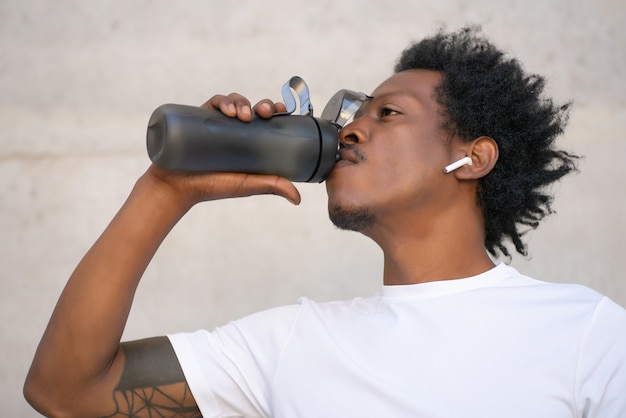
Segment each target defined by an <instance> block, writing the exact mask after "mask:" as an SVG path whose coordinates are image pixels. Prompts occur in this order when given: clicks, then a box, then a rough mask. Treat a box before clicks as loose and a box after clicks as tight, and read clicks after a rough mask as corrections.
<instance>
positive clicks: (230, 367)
mask: <svg viewBox="0 0 626 418" xmlns="http://www.w3.org/2000/svg"><path fill="white" fill-rule="evenodd" d="M299 312H300V306H299V305H293V306H284V307H280V308H274V309H270V310H267V311H263V312H259V313H256V314H253V315H250V316H247V317H244V318H242V319H240V320H237V321H233V322H231V323H229V324H227V325H225V326H222V327H218V328H216V329H215V330H213V331H212V332H209V331H206V330H199V331H195V332H191V333H178V334H171V335H168V337H169V339H170V341H171V343H172V346H173V347H174V351H175V352H176V356H177V357H178V361H179V362H180V365H181V367H182V369H183V372H184V374H185V378H186V379H187V383H188V384H189V388H190V389H191V392H192V394H193V396H194V398H195V400H196V402H197V404H198V407H199V408H200V411H201V412H202V416H203V417H205V418H213V417H215V418H217V417H231V416H242V417H269V416H271V398H272V383H273V377H274V374H275V372H276V369H277V367H278V365H279V363H280V357H281V354H282V351H283V349H284V347H285V345H286V344H287V342H288V340H289V336H290V334H291V332H292V329H293V327H294V325H295V323H296V320H297V317H298V314H299Z"/></svg>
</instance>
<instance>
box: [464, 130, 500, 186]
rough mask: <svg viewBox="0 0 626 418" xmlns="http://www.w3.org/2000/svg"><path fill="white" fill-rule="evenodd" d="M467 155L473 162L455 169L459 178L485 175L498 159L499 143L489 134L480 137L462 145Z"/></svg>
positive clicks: (473, 177)
mask: <svg viewBox="0 0 626 418" xmlns="http://www.w3.org/2000/svg"><path fill="white" fill-rule="evenodd" d="M462 148H463V149H464V151H465V155H466V156H468V157H470V158H471V159H472V164H471V165H470V164H468V165H465V166H464V167H463V168H462V169H459V170H456V171H454V176H455V177H456V178H458V179H459V180H476V179H479V178H482V177H485V176H486V175H487V174H489V172H491V170H493V167H494V166H495V165H496V162H497V161H498V144H497V143H496V141H495V140H494V139H493V138H490V137H488V136H481V137H478V138H476V139H474V140H472V141H470V142H465V143H464V144H463V145H462Z"/></svg>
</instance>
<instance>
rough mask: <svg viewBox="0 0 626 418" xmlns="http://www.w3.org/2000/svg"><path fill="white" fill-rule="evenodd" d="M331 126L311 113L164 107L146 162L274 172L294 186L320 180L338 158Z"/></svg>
mask: <svg viewBox="0 0 626 418" xmlns="http://www.w3.org/2000/svg"><path fill="white" fill-rule="evenodd" d="M338 144H339V134H338V129H337V126H336V125H334V124H333V123H331V122H329V121H327V120H324V119H320V118H315V117H312V116H310V115H291V114H282V115H276V116H273V117H271V118H269V119H262V118H258V117H253V119H252V121H250V122H242V121H240V120H239V119H237V118H231V117H228V116H226V115H224V114H223V113H221V112H220V111H218V110H211V109H204V108H200V107H193V106H185V105H177V104H166V105H162V106H160V107H158V108H157V109H156V110H155V111H154V112H153V114H152V116H151V118H150V121H149V123H148V132H147V147H148V155H149V156H150V159H151V160H152V161H153V162H154V163H155V164H156V165H158V166H160V167H162V168H166V169H170V170H183V171H204V172H207V171H208V172H239V173H255V174H274V175H278V176H282V177H285V178H287V179H289V180H291V181H295V182H321V181H324V180H325V179H326V178H327V177H328V175H329V174H330V172H331V170H332V168H333V166H334V165H335V162H336V161H337V159H338Z"/></svg>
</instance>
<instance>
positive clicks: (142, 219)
mask: <svg viewBox="0 0 626 418" xmlns="http://www.w3.org/2000/svg"><path fill="white" fill-rule="evenodd" d="M173 193H174V191H173V190H172V189H169V188H168V187H167V186H165V185H163V184H159V182H158V180H156V179H154V178H153V177H150V176H144V177H142V178H141V179H140V180H139V181H138V182H137V184H136V185H135V188H134V189H133V191H132V193H131V194H130V196H129V198H128V199H127V201H126V202H125V204H124V206H123V207H122V208H121V209H120V211H119V212H118V213H117V215H116V216H115V218H114V219H113V220H112V221H111V223H110V224H109V226H108V227H107V229H106V230H105V231H104V232H103V234H102V235H101V236H100V238H99V239H98V240H97V241H96V243H95V244H94V245H93V247H92V248H91V249H90V250H89V252H88V253H87V254H86V255H85V257H84V258H83V259H82V261H81V262H80V263H79V265H78V266H77V268H76V270H75V271H74V273H73V274H72V276H71V277H70V279H69V281H68V283H67V285H66V287H65V289H64V290H63V293H62V294H61V297H60V298H59V301H58V303H57V306H56V309H55V311H54V313H53V315H52V317H51V319H50V323H49V325H48V327H47V329H46V331H45V333H44V336H43V337H42V340H41V343H40V346H39V348H38V350H37V353H36V356H35V359H34V361H33V366H32V368H31V372H30V373H29V381H27V388H28V385H29V383H30V384H31V385H35V386H37V385H39V386H40V388H39V389H41V387H42V386H44V387H46V390H52V389H54V390H55V391H58V392H59V394H60V395H59V396H62V395H61V394H62V393H63V392H64V391H66V392H67V393H66V394H68V393H71V394H72V395H76V391H77V390H78V391H80V390H83V389H85V388H88V387H89V385H92V384H93V385H95V384H105V383H106V384H108V385H113V386H114V385H115V384H116V383H117V382H116V381H115V378H116V377H115V375H118V377H119V374H121V366H120V365H119V364H117V363H119V361H117V360H116V359H117V358H118V357H119V356H118V349H119V342H120V338H121V336H122V332H123V330H124V326H125V323H126V320H127V317H128V313H129V311H130V307H131V304H132V299H133V296H134V293H135V290H136V288H137V285H138V283H139V281H140V278H141V276H142V274H143V272H144V271H145V269H146V267H147V265H148V263H149V262H150V260H151V259H152V257H153V255H154V253H155V252H156V250H157V249H158V247H159V245H160V244H161V242H162V241H163V239H164V238H165V236H166V235H167V233H168V232H169V231H170V230H171V228H172V227H173V226H174V225H175V224H176V222H177V221H178V220H179V219H180V218H181V217H182V216H183V214H184V213H185V212H186V211H187V209H188V208H189V206H190V205H188V204H185V203H181V202H180V199H176V198H174V197H175V196H174V195H173ZM116 361H117V363H116ZM111 368H113V369H114V370H113V372H114V373H108V372H109V371H111ZM105 376H106V380H110V382H108V381H107V382H103V381H102V380H103V379H105ZM71 397H73V396H71ZM71 397H68V398H70V399H71Z"/></svg>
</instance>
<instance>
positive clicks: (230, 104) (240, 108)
mask: <svg viewBox="0 0 626 418" xmlns="http://www.w3.org/2000/svg"><path fill="white" fill-rule="evenodd" d="M202 107H204V108H207V109H217V110H219V111H221V112H222V113H223V114H225V115H227V116H230V117H238V118H239V119H240V120H242V121H245V122H248V121H250V120H251V119H252V110H251V107H250V101H249V100H248V99H247V98H246V97H245V96H242V95H241V94H238V93H231V94H229V95H228V96H224V95H222V94H217V95H215V96H213V97H211V98H210V99H209V100H207V101H206V102H205V103H204V104H203V105H202Z"/></svg>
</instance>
